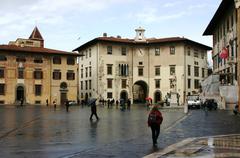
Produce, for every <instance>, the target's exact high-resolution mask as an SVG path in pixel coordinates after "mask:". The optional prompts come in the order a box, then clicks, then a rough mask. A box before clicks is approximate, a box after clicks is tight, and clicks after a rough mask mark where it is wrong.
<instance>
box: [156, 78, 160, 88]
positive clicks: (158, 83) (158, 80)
mask: <svg viewBox="0 0 240 158" xmlns="http://www.w3.org/2000/svg"><path fill="white" fill-rule="evenodd" d="M155 88H160V79H157V80H155Z"/></svg>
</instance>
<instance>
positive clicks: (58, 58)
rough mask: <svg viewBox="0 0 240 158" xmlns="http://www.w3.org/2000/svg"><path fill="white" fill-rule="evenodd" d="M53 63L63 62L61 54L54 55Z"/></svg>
mask: <svg viewBox="0 0 240 158" xmlns="http://www.w3.org/2000/svg"><path fill="white" fill-rule="evenodd" d="M53 64H61V57H59V56H55V57H53Z"/></svg>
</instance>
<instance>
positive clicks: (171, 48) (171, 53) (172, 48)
mask: <svg viewBox="0 0 240 158" xmlns="http://www.w3.org/2000/svg"><path fill="white" fill-rule="evenodd" d="M174 54H175V46H170V55H174Z"/></svg>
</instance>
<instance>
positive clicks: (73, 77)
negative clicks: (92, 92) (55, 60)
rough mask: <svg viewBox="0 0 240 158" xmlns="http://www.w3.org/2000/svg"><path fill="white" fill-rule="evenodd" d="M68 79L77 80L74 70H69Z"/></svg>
mask: <svg viewBox="0 0 240 158" xmlns="http://www.w3.org/2000/svg"><path fill="white" fill-rule="evenodd" d="M67 80H75V73H74V71H73V70H68V72H67Z"/></svg>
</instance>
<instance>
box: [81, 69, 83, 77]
mask: <svg viewBox="0 0 240 158" xmlns="http://www.w3.org/2000/svg"><path fill="white" fill-rule="evenodd" d="M81 78H83V69H81Z"/></svg>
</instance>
